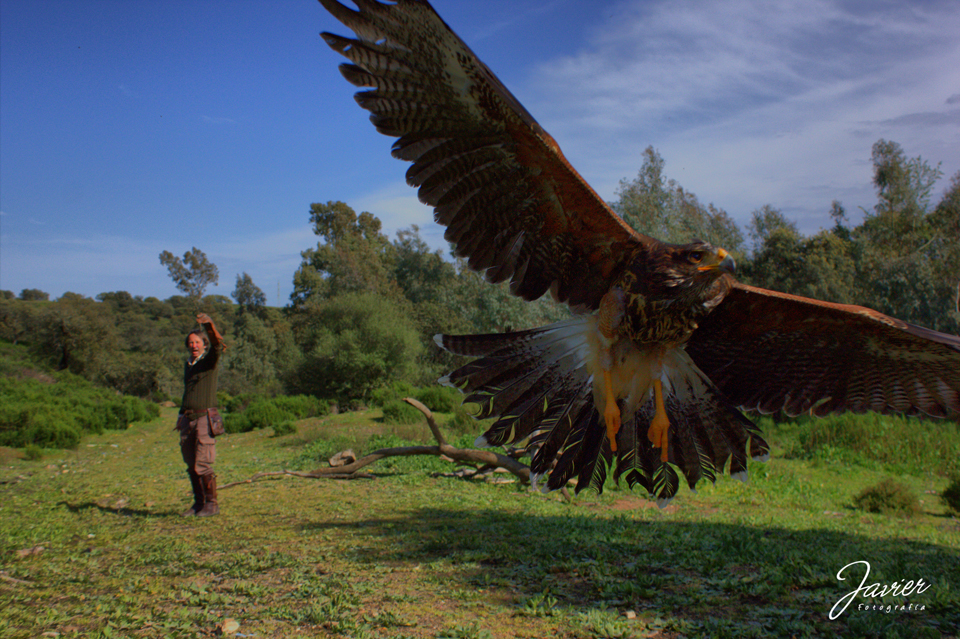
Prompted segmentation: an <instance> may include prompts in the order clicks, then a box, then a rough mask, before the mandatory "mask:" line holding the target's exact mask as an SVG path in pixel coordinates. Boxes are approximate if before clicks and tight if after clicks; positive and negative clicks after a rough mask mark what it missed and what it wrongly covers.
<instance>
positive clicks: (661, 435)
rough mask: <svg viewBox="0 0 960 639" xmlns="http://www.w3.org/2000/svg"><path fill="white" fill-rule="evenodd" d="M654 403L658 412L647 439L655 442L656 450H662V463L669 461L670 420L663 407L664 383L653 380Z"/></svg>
mask: <svg viewBox="0 0 960 639" xmlns="http://www.w3.org/2000/svg"><path fill="white" fill-rule="evenodd" d="M653 403H654V406H655V409H656V411H655V412H654V415H653V419H651V420H650V429H649V430H648V431H647V437H648V438H649V439H650V441H651V442H653V446H654V448H659V449H660V461H662V462H665V461H667V457H668V454H667V431H669V429H670V420H669V419H668V418H667V409H666V408H665V407H664V405H663V382H662V381H660V380H659V379H655V380H653Z"/></svg>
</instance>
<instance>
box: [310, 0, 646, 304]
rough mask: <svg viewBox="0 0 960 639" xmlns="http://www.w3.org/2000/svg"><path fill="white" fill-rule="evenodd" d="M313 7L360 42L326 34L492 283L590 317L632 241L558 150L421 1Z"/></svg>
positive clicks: (440, 218)
mask: <svg viewBox="0 0 960 639" xmlns="http://www.w3.org/2000/svg"><path fill="white" fill-rule="evenodd" d="M355 2H356V5H357V6H358V7H359V11H354V10H353V9H350V8H348V7H345V6H343V5H342V4H340V3H339V2H336V0H320V3H321V4H322V5H323V6H324V7H325V8H326V9H327V10H328V11H330V13H332V14H333V15H334V16H335V17H336V18H337V19H338V20H340V22H342V23H343V24H345V25H346V26H347V27H349V28H350V29H352V30H353V31H354V33H356V35H357V37H358V39H355V40H354V39H349V38H344V37H341V36H337V35H333V34H330V33H323V34H322V35H323V38H324V39H325V40H326V42H327V44H329V45H330V47H331V48H333V49H334V50H335V51H337V52H339V53H341V54H343V55H344V56H346V57H347V58H349V59H350V61H351V62H352V64H343V65H341V66H340V70H341V72H342V73H343V75H344V77H346V79H347V80H349V81H350V82H351V83H353V84H354V85H356V86H359V87H369V88H370V90H367V91H361V92H359V93H357V95H356V99H357V102H358V103H359V104H360V106H362V107H363V108H364V109H367V110H368V111H370V113H371V114H372V115H371V116H370V119H371V121H372V122H373V123H374V125H376V127H377V130H378V131H380V132H381V133H383V134H385V135H390V136H393V137H396V138H398V139H397V141H396V142H395V143H394V145H393V155H394V157H397V158H399V159H402V160H408V161H410V162H413V165H412V166H411V167H410V169H409V170H408V171H407V182H408V183H409V184H410V185H411V186H417V187H419V189H420V190H419V196H420V200H421V201H422V202H424V203H426V204H430V205H432V206H433V207H435V208H434V218H435V219H436V221H437V222H439V223H440V224H442V225H444V226H446V227H447V230H446V233H445V237H446V239H447V240H449V241H450V242H451V243H452V244H453V245H454V248H455V251H456V253H457V254H458V255H461V256H463V257H466V258H468V264H469V265H470V267H471V268H473V269H475V270H477V271H483V272H485V273H486V275H487V278H488V279H489V280H490V281H492V282H501V281H504V280H506V279H508V278H509V279H510V283H511V290H512V291H513V292H514V293H515V294H516V295H519V296H521V297H523V298H524V299H527V300H533V299H536V298H538V297H540V296H541V295H543V294H544V293H545V292H546V291H547V290H551V291H552V292H553V294H554V296H555V297H556V298H557V299H558V300H559V301H562V302H567V303H569V304H570V305H571V306H582V307H586V308H596V307H597V306H598V305H599V302H600V298H601V297H602V296H603V294H604V293H605V292H606V291H607V290H608V289H609V287H610V285H611V281H612V280H613V279H614V278H615V277H616V275H617V274H618V273H619V271H620V269H621V268H622V266H623V264H624V262H625V261H626V259H627V257H628V256H629V255H630V253H631V251H632V250H633V249H634V248H635V247H636V245H637V243H649V242H654V241H655V240H653V239H652V238H648V237H646V236H642V235H639V234H637V233H636V232H635V231H633V230H632V229H630V228H629V227H628V226H627V225H626V224H625V223H624V222H623V220H621V219H620V218H619V217H618V216H617V215H616V214H615V213H614V212H613V211H612V210H611V209H610V207H608V206H607V204H606V203H605V202H604V201H603V200H602V199H601V198H600V197H599V196H598V195H597V194H596V193H595V192H594V191H593V189H592V188H590V186H589V185H588V184H587V183H586V182H585V181H584V180H583V178H581V177H580V175H579V174H578V173H577V172H576V171H575V170H574V169H573V167H571V166H570V164H569V163H568V162H567V160H566V159H565V158H564V157H563V154H562V153H561V152H560V148H559V147H558V146H557V143H556V142H555V141H554V140H553V138H551V137H550V135H549V134H547V132H546V131H544V130H543V129H542V128H541V127H540V125H539V124H537V122H536V120H534V119H533V117H532V116H531V115H530V114H529V113H528V112H527V110H526V109H524V108H523V105H521V104H520V102H519V101H518V100H517V99H516V98H515V97H514V96H513V95H512V94H511V93H510V92H509V91H508V90H507V89H506V88H505V87H504V86H503V85H502V84H501V83H500V81H499V80H498V79H497V77H496V76H495V75H494V74H493V73H492V72H491V71H490V69H488V68H487V66H486V65H485V64H484V63H483V62H481V61H480V60H479V59H478V58H477V57H476V55H474V53H473V52H472V51H471V50H470V49H469V48H468V47H467V45H466V44H464V43H463V41H462V40H460V38H459V37H458V36H457V35H456V34H455V33H454V32H453V31H452V30H451V29H450V28H449V27H448V26H447V25H446V24H445V23H444V22H443V20H442V19H441V18H440V16H438V15H437V13H436V12H435V11H434V10H433V8H432V7H431V6H430V5H429V4H428V3H427V2H425V1H423V0H398V1H397V2H395V3H392V4H384V3H381V2H377V1H376V0H355Z"/></svg>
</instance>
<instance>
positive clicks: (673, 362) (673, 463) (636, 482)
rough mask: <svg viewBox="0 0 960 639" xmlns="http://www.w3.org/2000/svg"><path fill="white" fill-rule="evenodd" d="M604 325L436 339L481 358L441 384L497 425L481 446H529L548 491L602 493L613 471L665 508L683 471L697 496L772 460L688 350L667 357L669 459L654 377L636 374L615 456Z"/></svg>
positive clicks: (632, 352)
mask: <svg viewBox="0 0 960 639" xmlns="http://www.w3.org/2000/svg"><path fill="white" fill-rule="evenodd" d="M596 326H597V325H596V318H595V317H593V316H579V317H574V318H571V319H569V320H566V321H563V322H558V323H556V324H551V325H549V326H544V327H541V328H535V329H531V330H526V331H518V332H514V333H500V334H487V335H461V336H456V335H438V336H437V337H436V338H435V339H436V341H437V343H438V344H439V345H440V346H441V347H443V348H445V349H446V350H449V351H451V352H453V353H457V354H460V355H467V356H472V357H475V358H477V359H474V360H473V361H471V362H469V363H467V364H465V365H464V366H461V367H460V368H458V369H457V370H455V371H453V372H452V373H450V375H448V376H447V377H444V378H442V379H441V382H442V383H444V384H447V385H450V386H453V387H455V388H458V389H460V390H461V391H462V392H463V393H464V395H465V399H464V403H472V404H476V405H478V406H479V411H478V412H477V414H476V417H478V418H486V417H497V418H498V419H497V420H496V421H495V422H494V423H493V425H492V426H490V427H489V428H488V429H487V431H486V432H485V433H484V434H483V435H481V436H480V437H479V438H478V440H477V443H478V445H483V446H497V445H503V444H508V443H509V444H513V443H517V442H521V441H523V440H525V439H526V440H527V447H528V450H529V451H530V452H531V455H532V457H533V459H532V461H531V468H530V470H531V474H532V475H533V477H534V480H536V479H537V478H539V477H542V476H544V475H547V474H548V473H549V477H548V479H547V483H546V489H547V490H556V489H559V488H562V487H563V486H565V485H566V483H567V482H568V481H571V480H573V479H576V480H577V485H576V491H577V492H580V491H581V490H584V489H585V488H592V489H594V490H596V491H597V492H602V491H603V485H604V482H605V481H606V479H607V475H608V472H609V470H610V468H611V466H612V467H613V479H614V480H616V481H620V480H623V481H625V482H626V483H627V485H628V486H629V487H630V488H634V487H636V486H641V487H642V488H643V489H644V490H646V491H647V493H648V494H649V495H650V497H651V498H653V499H655V500H656V501H657V503H658V504H659V505H660V506H661V507H663V506H665V505H666V504H668V503H669V502H670V500H671V499H673V497H674V496H675V495H676V493H677V490H678V488H679V484H680V480H679V475H678V473H677V469H679V471H680V473H681V474H682V475H683V476H684V478H685V480H686V483H687V485H688V486H689V487H690V489H691V490H693V489H695V488H696V485H697V483H698V482H699V481H700V480H701V479H704V478H706V479H707V480H708V481H711V482H712V481H716V476H717V474H718V473H722V472H724V471H725V470H726V471H727V472H729V473H730V474H731V475H732V476H734V477H736V478H738V479H746V463H747V457H748V455H749V456H750V457H752V458H754V459H764V458H765V457H766V455H767V454H768V452H769V447H768V446H767V443H766V442H765V441H764V440H763V438H762V437H761V435H760V433H759V431H758V430H757V428H756V427H755V426H754V424H753V423H752V422H750V420H748V419H747V418H746V417H744V416H743V415H741V414H740V413H739V411H737V410H736V409H735V408H733V407H732V406H730V405H729V404H728V403H727V402H726V400H725V399H724V398H723V396H722V395H721V394H720V393H719V391H717V389H716V388H715V387H714V386H713V384H712V383H711V382H710V380H709V379H707V377H706V376H705V375H704V374H703V373H702V372H701V371H700V370H699V369H698V368H697V367H696V365H695V364H694V363H693V361H692V360H691V359H690V357H689V356H688V355H687V354H686V353H685V352H684V351H683V349H673V350H672V351H670V352H668V353H667V354H665V355H663V357H662V366H663V371H664V375H665V378H666V381H665V382H664V385H663V389H664V394H665V407H666V410H667V415H668V418H669V420H670V423H671V426H670V430H669V431H668V439H669V443H668V461H667V462H663V461H661V451H660V448H655V447H654V446H653V444H652V443H651V442H650V440H649V438H648V437H647V430H648V429H649V427H650V420H651V419H652V418H653V415H654V398H653V392H652V385H651V381H650V380H651V377H650V375H649V374H641V375H637V376H636V377H635V378H632V379H631V380H629V383H628V386H627V387H625V388H624V389H623V395H622V397H624V399H621V400H620V401H619V402H618V407H619V408H620V410H621V413H622V415H623V424H622V427H621V429H620V432H619V434H618V436H617V452H616V453H613V451H612V450H611V446H610V442H609V440H608V439H607V437H606V430H605V427H604V423H603V419H602V417H601V414H600V411H599V410H598V407H597V406H596V404H595V400H594V392H595V389H594V388H593V385H594V374H593V372H592V371H593V370H594V369H595V367H596V361H595V359H596V352H595V349H594V348H593V347H594V346H595V344H596V342H595V340H596V335H595V332H596ZM622 348H625V349H627V350H625V351H623V352H624V353H627V354H626V355H624V357H625V358H627V359H630V358H631V357H640V361H642V357H641V356H640V351H637V350H636V348H635V347H632V346H630V345H629V343H627V344H626V345H625V346H622ZM625 361H626V360H625ZM648 365H649V364H648ZM630 384H640V386H630ZM644 384H645V385H644Z"/></svg>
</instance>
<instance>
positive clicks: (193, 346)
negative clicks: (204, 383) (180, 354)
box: [187, 334, 203, 359]
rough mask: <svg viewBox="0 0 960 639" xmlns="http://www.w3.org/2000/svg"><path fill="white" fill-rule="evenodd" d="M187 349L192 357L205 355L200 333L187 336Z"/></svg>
mask: <svg viewBox="0 0 960 639" xmlns="http://www.w3.org/2000/svg"><path fill="white" fill-rule="evenodd" d="M187 351H189V352H190V359H197V358H198V357H200V356H201V355H203V340H202V339H200V336H199V335H196V334H191V335H190V337H188V338H187Z"/></svg>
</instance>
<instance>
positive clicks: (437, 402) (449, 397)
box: [413, 384, 462, 413]
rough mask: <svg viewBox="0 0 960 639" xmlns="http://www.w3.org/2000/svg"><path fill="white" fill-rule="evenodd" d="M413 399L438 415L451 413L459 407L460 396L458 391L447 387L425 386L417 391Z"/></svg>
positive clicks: (437, 385)
mask: <svg viewBox="0 0 960 639" xmlns="http://www.w3.org/2000/svg"><path fill="white" fill-rule="evenodd" d="M413 397H415V398H416V399H418V400H420V401H421V402H422V403H423V404H424V405H425V406H426V407H427V408H429V409H430V410H432V411H435V412H438V413H452V412H454V411H456V410H457V408H459V407H460V401H461V399H462V396H461V394H460V391H458V390H457V389H455V388H450V387H449V386H440V385H439V384H436V385H434V386H427V387H425V388H421V389H418V390H417V391H416V392H415V393H414V395H413Z"/></svg>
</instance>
